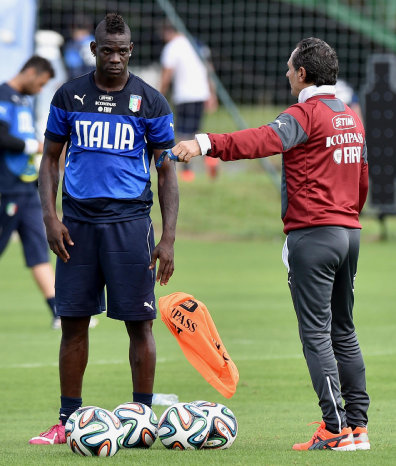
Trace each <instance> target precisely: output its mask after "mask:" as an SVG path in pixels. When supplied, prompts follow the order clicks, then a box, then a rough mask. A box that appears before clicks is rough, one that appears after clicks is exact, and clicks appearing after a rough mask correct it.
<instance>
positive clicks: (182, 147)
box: [172, 139, 202, 163]
mask: <svg viewBox="0 0 396 466" xmlns="http://www.w3.org/2000/svg"><path fill="white" fill-rule="evenodd" d="M172 152H173V153H174V154H175V155H177V156H178V157H179V161H180V162H186V163H187V162H189V161H190V160H191V159H192V158H193V157H197V156H198V155H202V154H201V148H200V147H199V144H198V142H197V140H196V139H190V140H189V141H180V142H179V143H178V144H176V145H175V147H173V149H172Z"/></svg>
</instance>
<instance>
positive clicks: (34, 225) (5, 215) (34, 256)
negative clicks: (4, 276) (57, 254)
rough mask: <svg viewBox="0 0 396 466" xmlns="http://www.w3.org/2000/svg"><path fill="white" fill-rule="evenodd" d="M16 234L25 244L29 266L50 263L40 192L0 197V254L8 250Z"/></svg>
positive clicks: (23, 244) (26, 260)
mask: <svg viewBox="0 0 396 466" xmlns="http://www.w3.org/2000/svg"><path fill="white" fill-rule="evenodd" d="M13 231H17V232H18V234H19V237H20V239H21V241H22V246H23V252H24V255H25V262H26V265H27V266H28V267H34V266H35V265H38V264H44V263H46V262H48V261H49V254H48V243H47V238H46V235H45V227H44V222H43V214H42V210H41V204H40V199H39V197H38V194H37V192H33V193H29V194H14V195H12V194H2V195H1V197H0V254H1V253H2V252H3V251H4V249H5V248H6V246H7V244H8V241H9V240H10V237H11V234H12V232H13Z"/></svg>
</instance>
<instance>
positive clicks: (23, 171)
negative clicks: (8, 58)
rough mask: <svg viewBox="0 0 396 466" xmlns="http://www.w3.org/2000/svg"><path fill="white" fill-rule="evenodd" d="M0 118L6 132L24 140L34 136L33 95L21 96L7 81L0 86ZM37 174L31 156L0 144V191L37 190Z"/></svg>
mask: <svg viewBox="0 0 396 466" xmlns="http://www.w3.org/2000/svg"><path fill="white" fill-rule="evenodd" d="M0 120H1V122H2V123H3V124H4V125H5V126H6V127H7V128H8V133H9V134H10V135H11V136H14V137H16V138H18V139H21V144H22V147H23V142H22V141H25V140H26V139H29V138H32V139H36V134H35V129H34V119H33V110H32V98H31V97H28V96H26V95H22V94H21V93H19V92H17V91H16V90H15V89H13V88H12V87H10V86H9V85H8V84H7V83H3V84H1V85H0ZM37 177H38V173H37V169H36V167H35V164H34V157H33V156H31V155H28V154H25V153H24V152H11V151H7V150H5V149H3V148H1V147H0V193H2V194H23V193H32V192H34V191H36V189H37V188H36V183H35V181H36V180H37Z"/></svg>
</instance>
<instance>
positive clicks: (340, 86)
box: [335, 79, 363, 121]
mask: <svg viewBox="0 0 396 466" xmlns="http://www.w3.org/2000/svg"><path fill="white" fill-rule="evenodd" d="M335 88H336V97H337V98H338V99H341V100H342V101H343V102H345V103H346V104H347V105H348V107H350V108H351V109H352V110H353V111H354V112H355V113H356V114H357V115H358V117H359V118H360V119H361V120H362V121H363V114H362V109H361V107H360V103H359V95H358V93H357V92H355V90H354V89H353V87H352V86H351V85H349V84H348V83H347V82H346V81H345V80H344V79H338V80H337V82H336V86H335Z"/></svg>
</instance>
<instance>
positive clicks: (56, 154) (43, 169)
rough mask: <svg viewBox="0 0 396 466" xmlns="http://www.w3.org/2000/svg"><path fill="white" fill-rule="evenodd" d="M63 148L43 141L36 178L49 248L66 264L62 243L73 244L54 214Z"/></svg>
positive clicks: (65, 251) (54, 143)
mask: <svg viewBox="0 0 396 466" xmlns="http://www.w3.org/2000/svg"><path fill="white" fill-rule="evenodd" d="M63 146H64V143H63V142H54V141H50V140H48V139H45V141H44V153H43V158H42V161H41V165H40V172H39V178H38V189H39V194H40V200H41V206H42V210H43V219H44V223H45V229H46V231H47V240H48V244H49V247H50V248H51V250H52V251H53V252H54V253H55V254H56V255H57V256H58V257H60V259H62V260H63V262H67V261H68V260H69V259H70V255H69V253H68V252H67V250H66V247H65V243H64V242H65V241H66V243H67V244H68V245H69V246H73V245H74V243H73V241H72V239H71V238H70V235H69V231H68V229H67V228H66V227H65V225H64V224H63V223H62V222H61V221H59V219H58V216H57V214H56V195H57V193H58V185H59V158H60V156H61V153H62V150H63Z"/></svg>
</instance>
